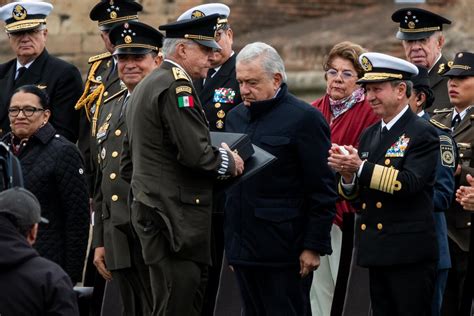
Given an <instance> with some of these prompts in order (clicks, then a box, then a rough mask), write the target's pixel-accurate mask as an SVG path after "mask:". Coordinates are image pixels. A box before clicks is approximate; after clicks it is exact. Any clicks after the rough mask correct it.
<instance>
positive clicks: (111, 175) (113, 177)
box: [110, 172, 117, 180]
mask: <svg viewBox="0 0 474 316" xmlns="http://www.w3.org/2000/svg"><path fill="white" fill-rule="evenodd" d="M115 178H117V174H116V173H113V172H112V173H111V174H110V179H112V180H114V179H115Z"/></svg>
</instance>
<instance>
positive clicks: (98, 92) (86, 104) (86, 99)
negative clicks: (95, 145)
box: [74, 60, 105, 136]
mask: <svg viewBox="0 0 474 316" xmlns="http://www.w3.org/2000/svg"><path fill="white" fill-rule="evenodd" d="M101 63H102V60H98V61H96V62H95V63H94V64H92V66H91V70H90V71H89V76H87V82H86V87H85V88H84V92H83V93H82V95H81V97H80V98H79V100H78V101H77V103H76V105H75V106H74V109H75V110H80V109H82V108H85V109H84V110H85V112H86V117H87V120H88V121H89V122H90V121H91V116H92V113H91V111H92V108H93V106H94V102H95V111H94V117H93V118H92V127H91V135H92V136H95V133H96V129H97V119H98V117H99V107H100V105H101V103H102V95H103V94H104V91H105V85H104V84H103V83H102V82H100V81H99V80H96V79H95V72H96V71H97V68H99V66H100V64H101ZM91 83H93V84H96V85H98V86H97V88H95V89H94V91H92V93H89V89H90V87H91Z"/></svg>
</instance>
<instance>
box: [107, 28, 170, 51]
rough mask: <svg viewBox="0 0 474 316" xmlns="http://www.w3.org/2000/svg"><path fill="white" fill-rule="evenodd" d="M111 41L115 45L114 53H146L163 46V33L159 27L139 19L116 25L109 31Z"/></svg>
mask: <svg viewBox="0 0 474 316" xmlns="http://www.w3.org/2000/svg"><path fill="white" fill-rule="evenodd" d="M109 38H110V42H111V43H112V44H113V45H114V46H115V51H114V55H124V54H132V55H144V54H147V53H150V52H152V51H155V52H157V53H158V51H159V49H160V48H161V47H162V46H163V34H161V33H160V31H158V30H157V29H155V28H153V27H151V26H149V25H147V24H145V23H141V22H138V21H130V22H125V23H122V24H119V25H116V26H114V27H113V28H112V29H111V30H110V33H109Z"/></svg>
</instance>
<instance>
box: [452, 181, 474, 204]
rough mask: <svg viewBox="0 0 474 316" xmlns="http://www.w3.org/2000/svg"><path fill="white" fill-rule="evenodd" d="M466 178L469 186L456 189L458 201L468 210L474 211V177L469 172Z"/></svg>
mask: <svg viewBox="0 0 474 316" xmlns="http://www.w3.org/2000/svg"><path fill="white" fill-rule="evenodd" d="M466 180H467V182H468V183H469V185H470V186H469V187H468V186H461V187H459V189H458V190H457V191H456V201H457V202H458V203H459V204H461V206H462V207H463V208H464V209H465V210H467V211H474V178H473V177H472V176H471V175H470V174H468V175H467V176H466Z"/></svg>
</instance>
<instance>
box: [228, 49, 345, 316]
mask: <svg viewBox="0 0 474 316" xmlns="http://www.w3.org/2000/svg"><path fill="white" fill-rule="evenodd" d="M269 69H271V71H269ZM236 71H237V79H238V80H239V82H240V83H241V84H240V92H241V94H242V98H243V103H241V104H239V105H238V106H237V107H236V108H235V109H234V110H232V111H230V112H229V116H228V119H227V127H226V131H227V132H236V133H248V135H249V137H250V139H251V140H252V143H254V144H255V145H257V146H259V147H262V148H263V149H265V150H266V151H268V152H270V153H271V154H273V155H274V156H276V157H277V160H276V162H274V163H273V164H272V165H270V166H268V167H267V168H266V169H265V170H264V171H262V172H261V173H260V174H258V175H256V176H253V177H252V178H250V179H248V180H246V181H244V182H243V183H241V184H239V185H238V186H236V187H235V188H234V189H232V190H231V192H228V193H227V201H226V209H225V212H226V214H225V215H226V216H225V222H224V233H225V251H226V257H227V260H228V262H229V264H230V265H232V266H233V268H234V271H235V275H236V277H237V281H238V284H239V288H240V293H241V297H242V301H243V309H244V315H249V316H250V315H285V316H291V315H294V316H303V315H311V305H310V301H309V291H310V287H311V281H312V280H313V276H312V275H313V271H314V270H316V269H317V268H318V266H319V261H320V256H324V255H326V254H330V253H331V252H332V249H331V237H330V231H331V226H332V222H333V220H334V216H335V208H336V205H335V203H336V198H337V195H336V190H335V189H336V186H335V179H334V174H333V173H332V172H331V170H330V168H329V167H328V166H327V165H326V159H327V157H328V150H329V148H330V146H331V144H330V135H329V134H330V131H329V126H328V125H327V123H326V120H325V119H324V117H323V116H322V114H321V113H320V112H319V111H317V110H316V109H314V108H313V107H311V106H310V105H309V104H307V103H305V102H303V101H301V100H298V99H297V98H295V97H294V96H293V95H292V94H291V93H289V92H288V86H287V85H286V73H285V66H284V63H283V60H282V59H281V57H280V56H279V54H278V52H277V51H276V50H275V49H274V48H273V47H271V46H269V45H267V44H265V43H252V44H248V45H247V46H245V47H244V48H243V49H242V51H241V52H240V53H239V54H238V56H237V65H236Z"/></svg>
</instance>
